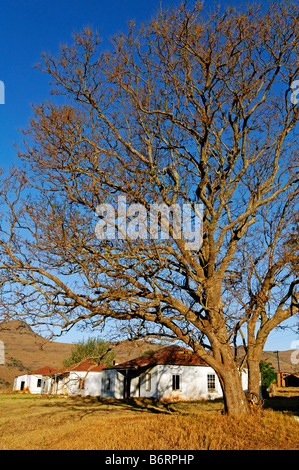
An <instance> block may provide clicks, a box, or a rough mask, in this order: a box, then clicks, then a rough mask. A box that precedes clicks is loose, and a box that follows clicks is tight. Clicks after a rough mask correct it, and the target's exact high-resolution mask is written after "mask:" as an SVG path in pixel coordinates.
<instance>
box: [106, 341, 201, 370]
mask: <svg viewBox="0 0 299 470" xmlns="http://www.w3.org/2000/svg"><path fill="white" fill-rule="evenodd" d="M157 364H177V365H184V366H206V365H207V363H206V362H205V361H204V360H203V359H201V358H200V357H198V356H197V354H195V353H194V352H193V351H190V349H186V348H182V347H181V346H167V347H166V348H162V349H159V350H158V351H155V352H153V353H150V354H146V355H145V356H140V357H137V358H136V359H132V360H131V361H126V362H122V363H121V364H117V365H115V366H112V367H113V368H116V369H117V368H119V369H130V368H138V367H147V366H154V365H157Z"/></svg>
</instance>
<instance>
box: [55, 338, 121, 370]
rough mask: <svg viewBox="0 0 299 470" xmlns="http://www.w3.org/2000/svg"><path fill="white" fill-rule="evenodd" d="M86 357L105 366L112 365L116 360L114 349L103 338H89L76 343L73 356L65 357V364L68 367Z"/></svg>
mask: <svg viewBox="0 0 299 470" xmlns="http://www.w3.org/2000/svg"><path fill="white" fill-rule="evenodd" d="M86 359H90V360H91V361H94V362H98V363H100V364H103V365H105V366H111V365H112V363H113V360H114V351H112V350H111V347H110V346H109V344H107V343H105V341H103V340H102V339H101V338H88V339H87V340H86V341H84V340H83V341H79V342H78V343H76V345H75V347H74V348H73V350H72V353H71V357H69V358H67V359H65V360H64V361H63V365H64V366H66V367H67V366H71V365H73V364H77V363H78V362H81V361H84V360H86Z"/></svg>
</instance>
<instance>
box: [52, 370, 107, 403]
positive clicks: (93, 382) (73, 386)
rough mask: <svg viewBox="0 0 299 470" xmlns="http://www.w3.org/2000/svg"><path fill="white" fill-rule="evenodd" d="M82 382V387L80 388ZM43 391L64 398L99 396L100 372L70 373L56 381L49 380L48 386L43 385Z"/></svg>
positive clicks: (100, 385) (100, 387)
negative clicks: (63, 396)
mask: <svg viewBox="0 0 299 470" xmlns="http://www.w3.org/2000/svg"><path fill="white" fill-rule="evenodd" d="M82 381H84V387H83V388H82ZM44 389H45V390H46V389H47V393H51V394H52V395H65V396H76V395H80V396H92V397H97V396H101V389H102V372H92V371H89V372H84V371H82V372H81V371H80V372H76V371H73V372H70V373H69V374H67V375H66V376H65V377H63V378H61V379H59V380H58V382H57V381H55V380H54V379H52V380H51V383H50V384H45V386H44Z"/></svg>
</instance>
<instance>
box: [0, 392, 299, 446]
mask: <svg viewBox="0 0 299 470" xmlns="http://www.w3.org/2000/svg"><path fill="white" fill-rule="evenodd" d="M298 405H299V397H298V396H297V397H296V396H295V397H291V398H287V399H286V398H284V397H278V398H272V399H271V400H269V403H266V406H265V408H264V409H263V410H259V411H257V412H254V413H252V414H251V415H250V416H249V417H246V418H239V417H227V416H225V415H223V414H222V409H223V404H222V402H221V401H219V402H218V401H215V402H197V403H175V404H171V405H169V404H168V405H167V404H161V403H157V402H153V401H145V400H137V399H134V400H129V401H125V402H121V401H119V402H118V401H97V400H96V399H91V398H60V397H48V398H40V397H39V396H32V395H28V394H2V395H0V449H1V450H6V449H18V450H54V449H60V450H93V449H94V450H169V451H170V450H208V449H211V450H274V449H276V450H298V449H299V442H298V436H299V422H298V421H297V420H296V419H295V418H294V415H295V416H296V415H297V416H298V415H299V410H298Z"/></svg>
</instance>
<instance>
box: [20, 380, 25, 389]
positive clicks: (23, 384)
mask: <svg viewBox="0 0 299 470" xmlns="http://www.w3.org/2000/svg"><path fill="white" fill-rule="evenodd" d="M24 388H25V381H24V380H22V382H21V387H20V390H24Z"/></svg>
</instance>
